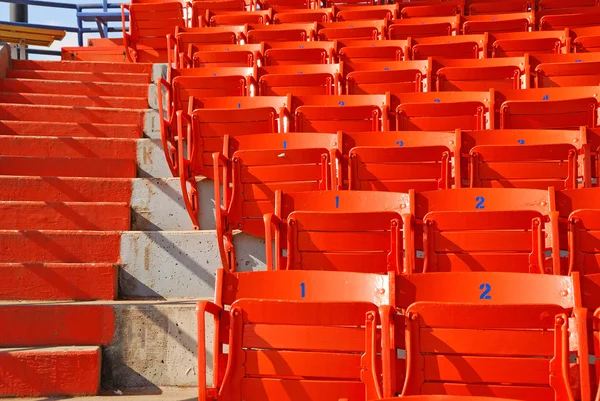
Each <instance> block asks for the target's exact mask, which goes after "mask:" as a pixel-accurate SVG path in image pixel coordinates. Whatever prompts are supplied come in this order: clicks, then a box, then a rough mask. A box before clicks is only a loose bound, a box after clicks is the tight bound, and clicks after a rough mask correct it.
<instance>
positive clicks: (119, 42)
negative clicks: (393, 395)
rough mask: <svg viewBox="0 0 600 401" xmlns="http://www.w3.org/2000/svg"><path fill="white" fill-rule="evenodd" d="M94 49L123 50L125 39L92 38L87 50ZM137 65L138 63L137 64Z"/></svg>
mask: <svg viewBox="0 0 600 401" xmlns="http://www.w3.org/2000/svg"><path fill="white" fill-rule="evenodd" d="M92 47H120V48H123V38H90V39H89V45H88V47H86V49H91V48H92ZM136 64H137V63H136Z"/></svg>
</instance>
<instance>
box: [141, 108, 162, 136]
mask: <svg viewBox="0 0 600 401" xmlns="http://www.w3.org/2000/svg"><path fill="white" fill-rule="evenodd" d="M144 135H145V136H146V138H150V139H160V119H159V115H158V110H154V109H148V110H146V116H145V117H144Z"/></svg>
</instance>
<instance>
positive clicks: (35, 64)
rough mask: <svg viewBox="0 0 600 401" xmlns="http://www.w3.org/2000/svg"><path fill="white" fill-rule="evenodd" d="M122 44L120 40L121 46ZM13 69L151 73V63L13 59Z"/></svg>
mask: <svg viewBox="0 0 600 401" xmlns="http://www.w3.org/2000/svg"><path fill="white" fill-rule="evenodd" d="M122 45H123V43H122V41H121V46H122ZM12 68H13V69H15V70H46V71H65V72H66V71H72V72H119V73H127V74H149V75H150V74H152V64H141V63H136V64H133V63H102V62H94V63H90V62H87V63H86V62H73V61H40V60H13V61H12Z"/></svg>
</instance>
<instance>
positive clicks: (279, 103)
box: [171, 96, 291, 227]
mask: <svg viewBox="0 0 600 401" xmlns="http://www.w3.org/2000/svg"><path fill="white" fill-rule="evenodd" d="M290 103H291V100H290V97H289V96H268V97H267V96H263V97H234V96H231V97H217V98H205V99H197V100H195V105H194V109H193V111H191V112H190V114H188V113H187V112H186V111H185V110H183V111H182V110H180V111H178V112H177V121H176V123H177V133H176V134H177V138H176V139H177V141H176V142H175V144H174V145H171V146H174V147H175V152H176V153H177V158H176V165H178V166H182V167H180V168H179V169H178V173H179V174H178V176H179V179H180V182H181V185H182V190H183V195H184V196H183V198H184V201H185V203H186V208H187V210H188V214H189V215H190V218H191V219H192V222H193V223H194V226H195V227H198V210H199V205H198V196H197V190H196V177H197V176H204V177H208V178H214V169H215V167H214V165H213V158H212V155H213V153H215V152H222V151H223V138H224V137H225V135H229V137H233V136H234V135H248V134H259V133H260V134H262V133H278V132H279V133H283V132H286V131H287V128H286V124H284V120H285V118H286V116H289V114H290V112H289V105H290ZM240 127H243V130H242V129H240ZM184 141H185V142H184ZM184 144H185V146H184Z"/></svg>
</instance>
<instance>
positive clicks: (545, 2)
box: [537, 0, 598, 11]
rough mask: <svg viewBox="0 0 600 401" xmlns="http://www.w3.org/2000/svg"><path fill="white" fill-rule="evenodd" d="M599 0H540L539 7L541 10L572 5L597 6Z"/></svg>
mask: <svg viewBox="0 0 600 401" xmlns="http://www.w3.org/2000/svg"><path fill="white" fill-rule="evenodd" d="M597 6H598V0H570V1H569V2H568V3H565V2H564V1H561V0H538V5H537V8H538V10H539V11H546V10H553V9H565V8H567V9H568V8H572V7H597Z"/></svg>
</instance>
